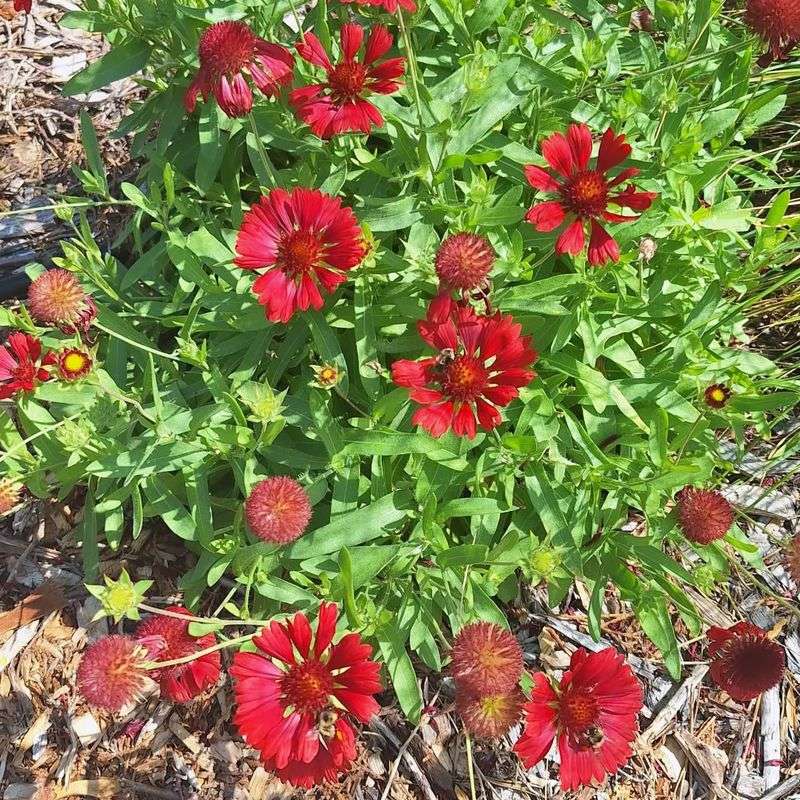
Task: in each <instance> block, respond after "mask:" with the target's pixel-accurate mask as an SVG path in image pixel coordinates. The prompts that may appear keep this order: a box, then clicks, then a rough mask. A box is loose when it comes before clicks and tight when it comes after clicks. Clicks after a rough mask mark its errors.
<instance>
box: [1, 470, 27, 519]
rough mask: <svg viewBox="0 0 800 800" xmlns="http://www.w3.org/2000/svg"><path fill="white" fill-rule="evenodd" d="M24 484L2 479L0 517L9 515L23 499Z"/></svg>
mask: <svg viewBox="0 0 800 800" xmlns="http://www.w3.org/2000/svg"><path fill="white" fill-rule="evenodd" d="M22 489H23V486H22V484H19V483H17V482H16V481H12V480H11V479H10V478H0V516H1V515H3V514H8V512H9V511H11V509H12V508H14V506H16V505H18V504H19V502H20V500H21V499H22Z"/></svg>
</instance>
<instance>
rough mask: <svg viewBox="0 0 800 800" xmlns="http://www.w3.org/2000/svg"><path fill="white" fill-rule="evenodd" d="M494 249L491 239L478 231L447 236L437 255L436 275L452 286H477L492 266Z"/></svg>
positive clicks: (445, 283) (449, 286) (454, 287)
mask: <svg viewBox="0 0 800 800" xmlns="http://www.w3.org/2000/svg"><path fill="white" fill-rule="evenodd" d="M494 260H495V252H494V248H493V247H492V245H491V244H490V243H489V240H488V239H487V238H486V237H485V236H480V235H479V234H477V233H456V234H455V235H453V236H448V237H447V238H446V239H445V240H444V241H443V242H442V244H441V246H440V247H439V252H438V253H437V254H436V274H437V275H438V276H439V280H440V281H441V282H442V284H444V285H445V286H446V287H448V288H450V289H465V290H468V291H469V290H472V289H478V288H479V287H480V286H481V285H482V284H483V282H484V281H485V280H486V276H487V275H488V274H489V272H490V270H491V269H492V265H493V264H494Z"/></svg>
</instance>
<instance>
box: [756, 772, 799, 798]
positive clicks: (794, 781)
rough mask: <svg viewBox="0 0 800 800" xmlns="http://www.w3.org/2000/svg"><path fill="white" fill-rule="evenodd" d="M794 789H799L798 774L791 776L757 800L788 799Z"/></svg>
mask: <svg viewBox="0 0 800 800" xmlns="http://www.w3.org/2000/svg"><path fill="white" fill-rule="evenodd" d="M795 789H800V773H798V774H797V775H792V777H791V778H787V779H786V780H785V781H784V782H783V783H779V784H778V785H777V786H776V787H775V788H774V789H772V790H770V791H769V792H767V793H766V794H762V795H761V797H760V798H759V800H783V798H784V797H788V796H789V794H790V793H791V792H793V791H794V790H795Z"/></svg>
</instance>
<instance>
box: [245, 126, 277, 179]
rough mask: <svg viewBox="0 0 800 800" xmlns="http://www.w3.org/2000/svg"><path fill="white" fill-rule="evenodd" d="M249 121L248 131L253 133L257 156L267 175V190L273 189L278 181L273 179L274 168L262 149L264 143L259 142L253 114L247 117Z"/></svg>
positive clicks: (259, 137)
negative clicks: (268, 182)
mask: <svg viewBox="0 0 800 800" xmlns="http://www.w3.org/2000/svg"><path fill="white" fill-rule="evenodd" d="M247 116H248V117H249V119H250V129H251V130H252V131H253V138H254V139H255V140H256V149H257V150H258V155H259V156H260V158H261V162H262V163H263V165H264V172H265V173H266V174H267V178H268V179H269V181H270V184H271V185H270V186H269V187H268V188H269V189H274V188H275V187H276V186H277V185H278V179H277V178H276V177H275V167H273V166H272V162H271V161H270V160H269V156H268V155H267V149H266V148H265V147H264V142H262V141H261V136H260V135H259V133H258V126H257V125H256V118H255V117H254V116H253V112H252V111H251V112H250V113H249V114H248V115H247Z"/></svg>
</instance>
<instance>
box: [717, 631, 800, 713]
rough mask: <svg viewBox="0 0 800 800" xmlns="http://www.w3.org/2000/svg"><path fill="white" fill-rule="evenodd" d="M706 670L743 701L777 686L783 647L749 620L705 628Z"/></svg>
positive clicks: (781, 675)
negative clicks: (708, 658)
mask: <svg viewBox="0 0 800 800" xmlns="http://www.w3.org/2000/svg"><path fill="white" fill-rule="evenodd" d="M708 638H709V646H708V654H709V656H710V657H711V667H710V673H711V677H712V678H713V679H714V682H715V683H716V684H717V686H719V687H720V689H724V690H725V691H726V692H727V693H728V694H729V695H730V696H731V697H732V698H733V699H734V700H738V701H740V702H747V701H748V700H752V699H753V698H754V697H758V695H760V694H761V693H762V692H766V691H767V690H768V689H771V688H772V687H773V686H777V685H778V684H779V683H780V681H781V679H782V678H783V673H784V671H785V669H786V654H785V653H784V650H783V648H782V647H781V646H780V645H779V644H778V643H777V642H775V641H773V640H772V639H770V638H768V637H767V634H766V632H765V631H763V630H762V629H761V628H759V627H758V626H757V625H752V624H751V623H749V622H739V623H737V624H736V625H734V626H733V627H731V628H728V629H727V630H726V629H725V628H717V627H712V628H710V629H709V631H708Z"/></svg>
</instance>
